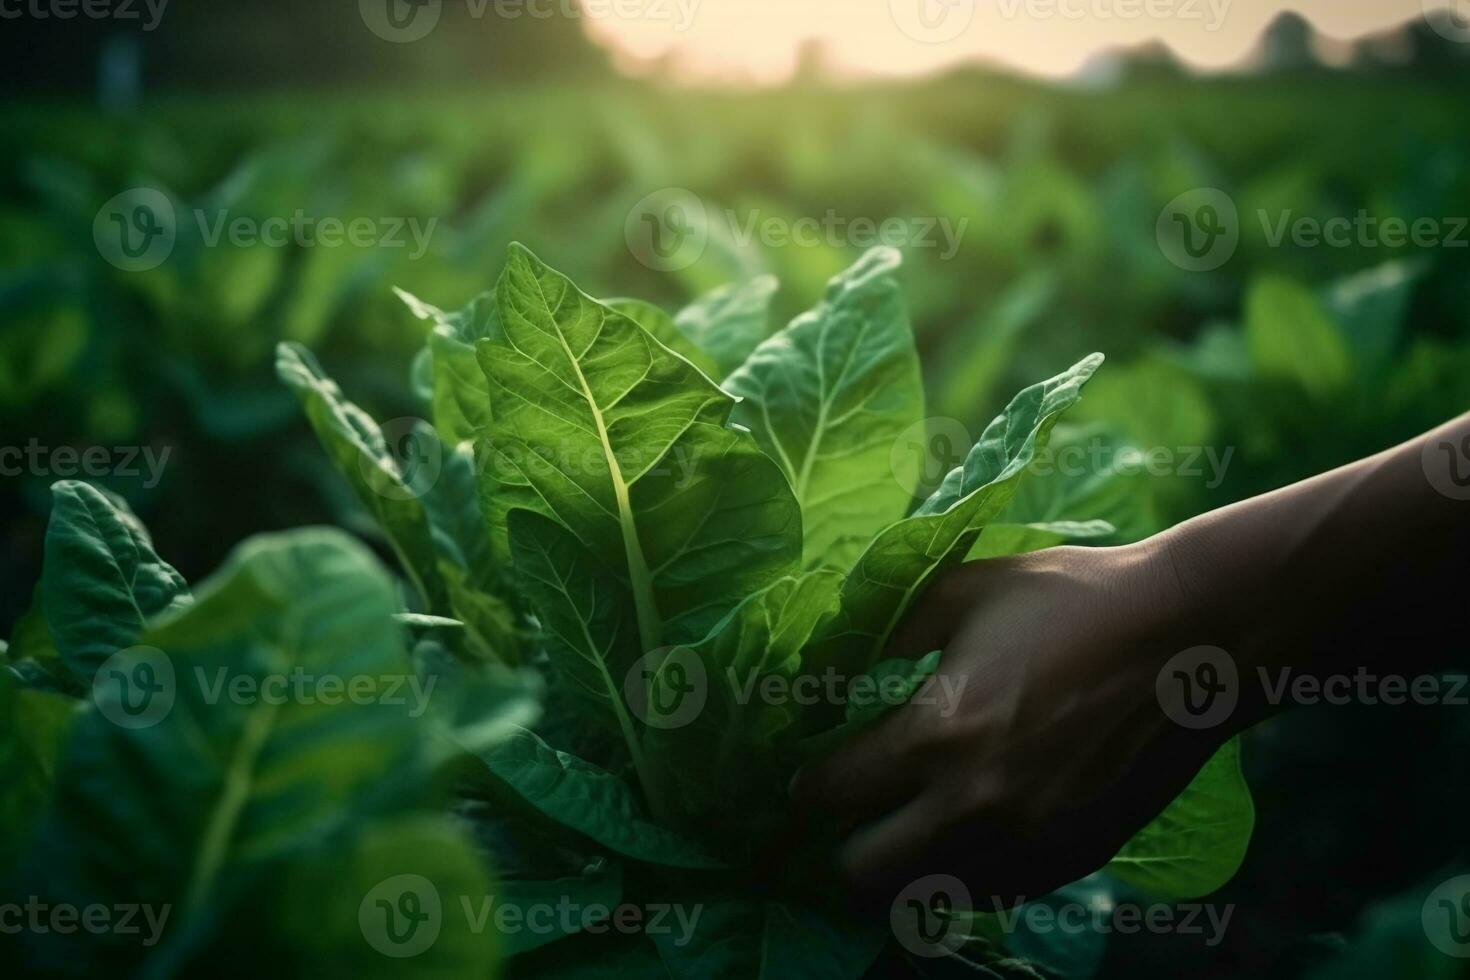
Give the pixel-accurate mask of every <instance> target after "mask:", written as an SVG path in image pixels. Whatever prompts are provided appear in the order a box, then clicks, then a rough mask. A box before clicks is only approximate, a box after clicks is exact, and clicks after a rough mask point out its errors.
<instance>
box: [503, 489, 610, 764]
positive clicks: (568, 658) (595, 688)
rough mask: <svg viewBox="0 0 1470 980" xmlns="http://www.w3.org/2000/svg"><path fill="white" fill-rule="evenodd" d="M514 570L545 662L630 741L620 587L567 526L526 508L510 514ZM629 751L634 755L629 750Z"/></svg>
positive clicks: (593, 716)
mask: <svg viewBox="0 0 1470 980" xmlns="http://www.w3.org/2000/svg"><path fill="white" fill-rule="evenodd" d="M509 523H510V540H511V549H512V554H513V555H514V561H515V569H516V574H517V576H518V578H519V579H520V582H521V587H522V589H524V590H525V594H526V596H527V598H528V599H529V600H530V601H531V604H532V605H533V606H535V608H536V609H537V611H538V613H539V614H540V618H541V627H542V637H543V640H544V642H545V644H546V651H547V654H548V656H549V657H550V658H551V662H552V663H553V664H554V665H555V666H556V667H557V669H558V670H559V671H561V673H562V675H563V676H564V677H565V678H566V679H567V680H569V681H571V683H572V690H574V691H576V692H577V693H578V694H579V695H581V696H582V697H583V698H584V699H586V700H587V701H588V702H590V704H591V706H592V712H591V713H590V714H589V715H588V717H589V719H592V720H597V721H601V722H603V723H604V724H606V725H608V726H610V727H611V728H612V729H613V730H614V731H617V732H618V733H619V734H620V735H622V736H623V737H624V739H625V740H627V742H628V744H629V745H630V746H632V747H635V748H636V746H637V744H638V737H637V734H636V732H635V730H634V726H633V721H632V719H631V718H630V717H629V715H628V711H627V708H626V706H625V705H624V703H623V679H624V677H625V676H626V674H627V672H628V670H629V669H631V667H632V666H633V663H634V662H635V661H636V660H637V659H638V656H639V653H638V646H637V630H638V627H637V624H636V623H635V622H634V621H633V617H632V615H631V611H630V610H629V609H628V608H627V607H626V605H625V604H624V603H623V602H621V601H620V598H619V597H620V596H621V595H622V594H623V589H622V588H621V587H620V586H619V584H618V582H617V581H616V580H615V579H614V578H613V577H612V576H611V575H610V574H609V573H608V572H607V571H606V570H605V569H604V568H603V566H602V564H601V562H599V561H598V560H597V557H596V556H595V555H592V554H590V553H589V552H588V551H587V549H586V547H585V546H584V545H583V544H582V543H581V542H580V541H578V540H577V539H576V538H575V537H574V536H573V535H572V533H571V532H570V531H568V530H567V529H566V528H565V527H563V526H562V525H560V524H558V523H557V522H556V521H553V520H551V519H550V518H548V517H543V516H541V515H540V514H538V513H536V512H534V511H529V510H514V511H511V512H510V515H509ZM635 758H636V757H635Z"/></svg>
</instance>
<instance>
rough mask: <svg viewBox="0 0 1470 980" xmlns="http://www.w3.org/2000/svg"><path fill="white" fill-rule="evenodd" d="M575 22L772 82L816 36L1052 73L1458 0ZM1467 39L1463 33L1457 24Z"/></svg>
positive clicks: (664, 13) (882, 7) (665, 9)
mask: <svg viewBox="0 0 1470 980" xmlns="http://www.w3.org/2000/svg"><path fill="white" fill-rule="evenodd" d="M580 2H581V3H582V6H583V9H584V11H585V12H586V14H587V22H588V30H589V31H590V33H591V34H592V36H593V37H594V38H595V39H596V40H598V41H600V42H601V43H604V44H607V45H609V46H611V47H613V48H614V49H615V51H618V52H620V53H621V54H622V55H623V57H624V59H628V56H632V58H631V61H632V62H635V63H636V61H638V60H646V59H653V58H661V57H664V56H669V57H671V58H672V59H673V63H674V65H675V68H676V71H677V74H678V75H680V76H681V77H684V78H693V79H698V80H702V81H713V80H725V81H747V82H749V81H755V82H779V81H781V80H783V79H785V78H787V77H789V76H790V74H791V72H792V70H793V68H794V67H795V65H796V59H797V53H798V51H799V49H800V47H801V45H802V43H803V42H804V41H806V40H809V39H816V40H818V41H820V42H821V43H822V44H823V46H824V47H825V49H826V51H827V56H828V59H829V61H830V62H831V63H832V64H833V66H834V67H836V68H837V69H839V70H840V71H842V72H843V73H851V74H854V75H875V74H876V75H913V74H921V73H923V72H927V71H932V70H935V69H938V68H943V67H947V66H949V65H952V64H954V63H956V62H961V61H969V60H975V59H981V60H986V61H993V62H1000V63H1002V64H1005V65H1008V66H1010V67H1012V68H1018V69H1021V70H1024V71H1028V72H1033V73H1037V74H1042V75H1065V74H1067V73H1070V72H1072V71H1074V70H1076V69H1077V68H1078V67H1079V66H1080V65H1082V64H1083V63H1085V62H1086V61H1087V59H1088V58H1089V57H1091V56H1092V55H1094V54H1096V53H1097V52H1099V51H1101V50H1104V49H1106V48H1109V47H1113V46H1116V45H1120V44H1137V43H1139V42H1143V41H1148V40H1153V39H1159V40H1162V41H1164V42H1165V43H1167V44H1168V45H1169V46H1170V47H1172V48H1173V49H1174V50H1175V51H1176V53H1178V54H1179V55H1180V56H1181V57H1182V58H1184V59H1185V60H1187V61H1189V62H1192V63H1194V64H1196V65H1199V66H1201V67H1205V68H1211V67H1223V66H1226V65H1229V64H1232V63H1234V62H1236V61H1238V60H1239V59H1240V58H1241V57H1242V56H1243V55H1245V54H1246V53H1248V52H1249V51H1250V50H1251V48H1252V46H1253V45H1254V44H1255V41H1256V38H1257V37H1258V36H1259V35H1260V32H1261V30H1262V28H1264V27H1265V26H1266V25H1267V24H1269V23H1270V22H1271V20H1272V19H1273V18H1274V17H1275V16H1276V15H1277V14H1279V13H1281V12H1283V11H1286V10H1295V11H1298V12H1300V13H1302V14H1304V15H1305V16H1306V17H1308V18H1309V19H1310V20H1311V21H1312V22H1313V23H1314V24H1315V25H1316V27H1317V29H1318V30H1319V31H1321V32H1323V33H1325V34H1327V35H1329V36H1331V37H1334V38H1338V39H1351V38H1355V37H1358V36H1361V35H1363V34H1367V33H1372V32H1375V31H1380V30H1383V29H1384V28H1387V27H1392V26H1395V25H1398V24H1402V23H1403V22H1404V21H1406V20H1409V19H1410V18H1413V17H1420V16H1422V15H1423V12H1424V10H1425V9H1426V8H1428V9H1434V8H1436V7H1445V6H1448V5H1449V4H1451V3H1456V4H1458V12H1459V15H1460V16H1461V17H1467V16H1470V0H580ZM1467 37H1470V35H1467Z"/></svg>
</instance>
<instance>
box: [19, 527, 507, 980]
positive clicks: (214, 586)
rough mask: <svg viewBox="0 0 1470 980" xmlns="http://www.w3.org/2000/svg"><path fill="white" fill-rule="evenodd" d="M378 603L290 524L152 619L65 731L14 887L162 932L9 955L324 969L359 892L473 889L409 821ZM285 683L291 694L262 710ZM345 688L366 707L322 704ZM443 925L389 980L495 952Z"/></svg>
mask: <svg viewBox="0 0 1470 980" xmlns="http://www.w3.org/2000/svg"><path fill="white" fill-rule="evenodd" d="M397 607H398V602H397V596H396V594H395V590H394V587H393V583H392V581H391V580H390V578H389V577H388V575H387V574H386V572H385V571H384V570H383V569H382V568H381V566H379V565H378V563H377V562H376V560H375V559H373V557H372V556H371V555H370V554H368V553H367V551H366V550H365V549H363V548H362V547H361V546H360V545H358V544H356V543H354V542H353V541H352V540H350V539H349V538H346V537H345V536H343V535H342V534H340V533H339V532H336V531H328V530H306V531H300V532H296V533H292V534H288V535H278V536H266V537H261V538H257V539H254V540H252V541H250V542H247V543H246V544H245V545H243V546H241V547H240V548H239V549H237V551H236V552H235V554H234V555H233V556H232V557H231V559H230V560H229V562H228V563H227V564H226V565H225V566H224V567H223V568H222V569H221V570H220V571H219V572H218V573H217V574H216V575H215V576H214V577H212V578H211V579H210V580H208V581H206V582H205V583H204V584H203V585H202V586H201V587H200V588H199V590H198V596H197V598H196V600H195V601H194V602H193V603H191V604H190V605H188V606H185V607H182V608H176V609H171V610H168V611H166V612H164V613H163V614H161V615H160V616H158V617H156V618H155V619H154V620H153V621H151V622H150V624H149V628H148V630H147V631H146V632H145V634H144V635H143V637H142V639H141V644H140V645H139V647H138V648H137V650H136V651H135V652H134V653H133V654H130V655H126V657H127V658H128V659H124V660H122V661H114V666H115V667H116V669H113V670H109V672H108V676H107V677H105V678H103V677H99V679H98V683H97V686H96V687H95V688H94V698H95V699H96V701H97V704H98V707H97V709H96V710H94V711H91V712H89V713H87V714H86V715H85V716H83V717H81V718H79V719H78V720H77V721H76V723H75V725H74V726H73V731H72V735H71V738H70V739H69V742H68V744H67V747H66V749H65V750H64V752H63V753H62V757H61V762H60V765H59V775H58V777H57V781H56V785H55V790H54V796H53V801H52V805H51V807H50V809H49V812H48V814H47V816H46V817H45V818H44V820H43V823H42V825H41V828H40V830H39V832H38V836H37V840H36V846H35V847H34V848H33V849H32V850H31V853H30V854H29V855H28V859H27V862H26V865H25V867H24V869H23V873H22V879H21V880H22V883H23V884H26V885H29V887H30V889H31V890H32V891H33V893H35V894H38V895H41V896H43V897H44V899H45V900H48V901H51V902H70V903H74V904H89V903H96V902H101V903H105V904H111V905H116V904H118V903H124V904H126V903H142V904H144V905H147V906H149V907H152V908H154V909H162V910H167V915H168V918H167V921H166V923H165V924H164V926H163V928H162V934H161V936H160V937H158V941H157V942H156V943H153V944H147V945H144V944H140V943H139V942H138V941H137V939H136V937H129V936H125V935H121V934H109V935H106V936H100V937H92V941H90V942H89V943H87V944H83V945H82V946H80V947H78V946H77V945H75V944H72V945H70V946H66V947H65V948H63V945H53V943H52V940H51V939H50V938H49V937H47V936H40V937H30V938H31V939H32V940H34V941H33V942H29V943H27V944H26V949H25V956H26V957H27V958H28V960H31V961H32V962H33V963H34V964H35V965H36V966H37V968H40V969H49V968H54V967H55V966H56V964H57V963H58V962H60V959H59V958H60V957H65V958H66V959H67V960H68V962H69V966H70V967H71V968H77V967H79V965H80V964H82V963H84V962H85V963H87V964H90V966H91V967H92V968H93V969H103V968H104V966H105V967H106V968H108V969H112V970H122V971H124V972H129V973H132V972H140V973H144V974H151V975H159V976H163V975H172V974H176V973H181V972H182V973H192V972H199V971H201V970H220V969H225V967H226V966H227V965H228V966H230V967H232V968H238V967H239V966H240V965H241V964H243V963H251V962H257V963H264V962H268V961H270V960H271V959H272V958H276V957H283V956H288V955H289V956H290V957H291V960H292V962H295V963H298V964H310V963H315V964H317V967H318V968H319V969H327V970H328V971H329V972H338V971H339V970H340V967H339V966H333V965H332V963H333V960H332V956H333V955H338V956H340V955H341V954H342V952H343V950H342V949H340V948H334V945H335V943H336V942H339V941H340V939H341V938H342V937H345V936H347V935H349V932H348V927H349V926H351V927H353V928H356V929H359V930H361V929H365V928H366V927H365V926H362V925H361V924H360V923H359V921H358V918H359V917H358V915H357V913H356V910H357V906H358V904H359V903H362V902H363V899H364V896H366V895H367V894H368V889H369V888H371V887H372V886H373V884H374V883H376V882H381V881H383V880H385V879H388V878H390V877H392V876H394V875H396V874H404V873H408V872H410V871H412V872H414V873H417V874H420V875H426V874H431V873H432V874H433V875H434V876H435V878H436V879H437V883H438V886H439V887H440V888H446V889H457V890H463V889H468V890H470V892H471V893H473V892H474V891H476V890H478V891H479V892H480V893H484V891H485V890H486V889H487V888H488V884H487V883H486V882H485V879H484V876H483V874H482V873H481V872H480V871H479V869H478V864H477V861H476V859H475V857H474V855H473V852H472V851H471V850H470V849H469V847H468V844H467V842H465V841H464V840H462V838H461V837H460V836H459V834H458V832H457V831H454V830H452V829H451V828H449V827H448V826H447V825H445V824H443V822H442V818H438V817H430V816H427V815H422V816H417V817H415V816H414V814H415V813H416V812H417V811H419V808H421V807H422V806H423V805H424V803H425V801H427V800H430V799H432V794H431V793H430V792H429V790H430V787H431V783H430V781H429V777H430V776H431V772H430V770H429V768H428V765H427V762H428V760H429V758H430V755H429V753H428V752H427V751H426V747H425V744H424V741H423V737H424V734H425V730H424V728H423V727H422V726H421V724H420V722H419V721H418V720H417V718H416V717H415V715H414V708H415V707H416V705H415V704H414V702H413V700H412V699H407V700H405V698H404V697H402V696H400V697H395V696H392V694H391V692H395V691H403V692H407V691H410V690H412V689H413V684H412V680H411V678H412V676H413V668H412V667H411V665H410V663H409V661H408V658H407V656H406V654H405V652H404V650H403V646H402V634H401V632H400V630H399V628H398V626H397V625H396V624H395V622H394V620H393V616H394V613H395V611H396V610H397ZM296 677H304V678H307V679H308V685H309V686H307V687H305V688H302V687H294V688H292V687H286V688H280V690H286V691H287V692H288V693H287V694H286V695H285V696H267V692H268V691H270V690H273V688H271V687H268V686H267V685H270V684H271V683H272V682H273V680H274V681H290V679H291V678H296ZM364 680H366V681H367V682H371V683H372V684H373V685H374V690H375V692H377V693H379V694H381V695H382V696H381V697H375V698H369V699H364V698H347V697H343V696H341V693H342V691H344V690H347V689H350V686H351V685H352V684H354V683H358V684H360V683H362V682H364ZM318 682H327V683H333V682H335V684H336V687H335V688H333V689H334V690H336V691H337V692H338V693H337V695H336V696H332V695H331V693H330V691H329V689H328V688H327V687H326V686H325V685H324V684H323V685H322V686H316V685H317V684H318ZM292 683H294V682H292ZM239 685H243V687H241V686H239ZM359 689H360V688H359ZM240 691H244V692H246V693H237V692H240ZM251 691H253V692H256V693H254V694H253V695H252V694H250V693H248V692H251ZM303 692H304V693H303ZM423 693H424V696H426V697H431V696H432V691H427V692H423ZM140 708H141V711H139V710H138V709H140ZM130 718H131V719H133V720H131V721H129V719H130ZM404 820H409V822H408V823H404V822H403V821H404ZM348 885H351V886H352V887H346V886H348ZM358 888H360V889H361V890H360V891H358V892H357V897H356V898H355V899H354V901H353V902H352V903H348V902H347V901H346V897H347V896H348V895H350V894H352V893H353V891H354V889H358ZM449 893H450V894H453V893H454V892H453V891H450V892H449ZM323 910H326V913H327V914H326V917H325V918H323ZM349 912H350V913H351V914H350V917H349V915H348V913H349ZM444 924H445V926H446V931H447V932H448V933H449V934H450V938H449V941H448V942H443V943H442V948H441V943H436V944H435V946H436V950H437V951H436V952H435V953H434V954H433V955H429V956H426V957H425V958H423V959H421V960H416V961H414V962H412V963H411V964H409V963H405V964H403V970H402V972H403V973H404V975H437V974H440V973H443V972H444V971H445V970H446V969H459V970H473V969H478V968H479V967H480V966H481V965H482V964H483V963H484V962H486V961H487V958H488V957H489V956H491V955H492V952H493V947H492V946H490V945H487V944H488V942H489V940H488V937H484V936H471V935H467V934H463V933H462V932H461V931H460V930H459V929H458V928H457V926H456V924H455V920H454V919H453V918H452V917H446V918H445V921H444ZM357 935H358V936H362V935H363V932H361V931H359V932H358V933H357ZM333 937H336V938H335V939H334V938H333ZM351 949H352V950H360V949H361V947H360V946H353V947H351ZM350 955H351V956H352V957H353V958H354V960H356V961H357V962H359V963H360V964H361V965H362V966H364V967H367V966H370V965H371V964H372V962H373V960H372V959H371V958H370V957H368V956H366V955H362V954H361V953H357V952H353V953H350ZM373 955H374V956H377V955H379V954H376V953H374V954H373ZM446 958H447V960H446Z"/></svg>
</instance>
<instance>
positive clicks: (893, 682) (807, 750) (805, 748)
mask: <svg viewBox="0 0 1470 980" xmlns="http://www.w3.org/2000/svg"><path fill="white" fill-rule="evenodd" d="M941 656H943V651H942V650H932V651H930V652H929V653H927V654H925V655H924V656H922V657H920V658H919V659H918V660H905V659H903V658H901V657H895V658H892V659H889V660H880V661H878V662H877V663H876V664H874V665H873V668H872V669H871V670H869V671H867V672H866V673H865V674H862V675H859V676H860V677H861V678H862V679H863V686H862V688H859V689H860V690H870V691H872V692H874V695H875V696H874V697H873V698H872V699H871V700H867V701H859V700H856V699H850V700H849V701H848V702H847V707H846V710H845V719H846V720H845V721H843V723H842V724H840V725H838V726H836V727H835V728H831V729H829V730H827V731H825V732H822V733H820V734H818V735H812V736H809V737H807V738H804V739H802V740H801V742H800V743H798V746H797V751H798V752H800V754H801V757H802V759H803V760H805V761H810V760H813V759H820V758H822V757H823V756H825V755H827V754H829V753H830V752H832V751H833V750H834V749H836V748H837V747H838V746H839V745H841V744H842V743H843V742H845V741H847V740H848V739H849V738H852V737H853V736H854V735H855V734H857V733H858V732H859V731H860V730H862V729H864V728H866V727H868V726H869V725H871V724H873V723H874V722H875V721H877V720H878V719H880V718H882V717H883V716H884V715H886V714H888V712H890V711H892V710H893V709H894V708H897V707H898V706H900V705H902V704H905V703H907V702H908V700H909V699H910V698H912V697H913V696H914V694H915V693H916V692H917V691H918V690H919V688H920V687H922V686H923V684H924V682H925V681H926V680H928V679H929V678H930V677H933V676H934V673H935V671H937V670H938V669H939V660H940V658H941ZM856 683H858V678H854V679H853V682H852V683H851V684H849V688H848V690H849V692H852V691H853V690H854V688H853V686H852V684H856Z"/></svg>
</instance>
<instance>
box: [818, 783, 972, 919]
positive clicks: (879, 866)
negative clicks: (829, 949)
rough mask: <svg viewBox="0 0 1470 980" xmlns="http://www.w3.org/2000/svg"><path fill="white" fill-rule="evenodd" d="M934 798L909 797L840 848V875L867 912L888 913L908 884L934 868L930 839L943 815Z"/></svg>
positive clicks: (875, 913) (853, 834) (859, 829)
mask: <svg viewBox="0 0 1470 980" xmlns="http://www.w3.org/2000/svg"><path fill="white" fill-rule="evenodd" d="M932 799H933V798H932V797H931V796H929V795H927V794H926V795H924V796H921V797H919V798H917V799H913V800H910V801H909V802H908V803H907V804H905V805H904V806H902V807H900V808H899V809H898V810H896V811H894V812H892V813H889V814H887V815H886V816H884V817H881V818H880V819H878V820H876V821H874V822H872V823H869V824H867V825H865V826H863V827H859V828H858V829H857V830H856V831H854V832H853V833H852V834H851V835H849V836H848V838H847V839H846V840H844V841H843V842H842V844H841V846H840V847H839V848H838V851H837V867H838V873H839V874H840V875H841V877H842V881H843V883H844V884H846V885H847V887H848V890H849V893H850V895H851V897H852V900H853V902H854V903H855V904H856V905H857V907H858V908H859V909H860V910H861V911H862V912H863V913H864V914H869V915H874V916H876V915H881V914H883V913H886V912H887V911H888V905H889V903H890V902H892V900H893V897H894V896H895V895H897V894H898V893H899V892H900V891H901V890H902V889H903V887H904V885H906V884H907V883H908V882H909V881H911V880H913V879H915V878H917V877H920V876H922V875H924V874H926V873H928V870H932V869H928V870H924V869H927V866H928V864H929V863H930V861H931V859H932V855H931V854H930V853H929V851H930V848H929V842H930V839H931V837H932V836H933V833H934V827H935V824H936V818H937V816H938V815H937V814H936V813H934V806H933V803H932V802H931V801H932ZM941 870H948V869H941Z"/></svg>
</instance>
